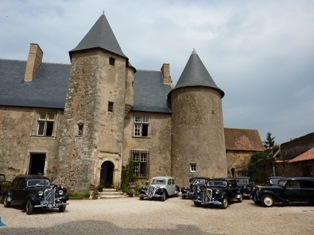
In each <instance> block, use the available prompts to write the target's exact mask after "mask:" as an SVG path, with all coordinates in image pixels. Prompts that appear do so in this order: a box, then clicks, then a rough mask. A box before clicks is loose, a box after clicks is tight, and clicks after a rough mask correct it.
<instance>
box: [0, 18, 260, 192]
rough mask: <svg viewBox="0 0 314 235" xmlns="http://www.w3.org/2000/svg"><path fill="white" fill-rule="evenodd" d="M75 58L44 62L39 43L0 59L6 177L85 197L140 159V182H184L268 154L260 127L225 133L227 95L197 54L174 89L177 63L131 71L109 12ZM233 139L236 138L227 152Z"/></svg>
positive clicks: (1, 152) (0, 138) (0, 153)
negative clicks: (167, 178) (43, 179)
mask: <svg viewBox="0 0 314 235" xmlns="http://www.w3.org/2000/svg"><path fill="white" fill-rule="evenodd" d="M69 56H70V60H71V64H57V63H44V62H42V58H43V51H42V50H41V48H40V47H39V45H38V44H33V43H32V44H31V45H30V50H29V56H28V60H27V61H17V60H7V59H0V130H1V132H0V146H1V149H0V162H1V165H0V172H1V173H4V174H6V175H7V177H8V179H10V178H13V177H14V175H17V174H19V173H29V174H38V173H41V174H45V175H47V176H48V177H51V178H53V179H55V182H59V183H63V184H64V185H65V186H66V187H68V188H69V189H70V190H74V191H80V192H83V191H86V190H87V189H88V186H89V184H91V183H92V184H99V183H100V181H102V182H103V183H104V186H105V187H112V186H113V185H116V184H119V183H120V182H121V172H122V168H123V166H126V165H127V164H128V161H129V159H132V160H133V162H134V164H135V168H134V174H136V175H137V176H138V177H139V178H140V180H142V181H146V180H148V179H149V178H150V177H153V176H157V175H173V176H175V177H176V179H177V184H179V185H184V184H186V183H187V181H188V179H189V178H190V177H193V176H200V175H201V176H207V177H211V178H212V177H220V176H227V175H228V171H229V170H230V169H229V168H237V167H240V168H239V169H237V172H239V174H240V172H243V171H244V170H243V169H244V168H245V164H247V162H248V159H249V158H250V154H251V153H253V152H256V151H261V150H262V146H263V145H262V142H261V140H260V137H259V135H258V132H257V131H256V130H251V132H254V135H251V134H249V133H250V130H244V132H245V133H244V134H243V133H242V134H241V133H240V132H241V131H240V130H241V129H238V131H237V132H238V135H236V136H234V135H231V134H230V133H233V134H234V133H235V132H236V131H233V132H232V131H231V132H230V131H229V130H228V129H226V128H224V126H223V114H222V102H221V99H222V98H223V96H224V92H223V91H222V90H221V89H220V88H218V86H217V85H216V84H215V82H214V81H213V79H212V78H211V76H210V74H209V73H208V71H207V69H206V67H205V66H204V64H203V63H202V61H201V59H200V58H199V56H198V54H197V53H196V52H195V50H193V52H192V54H191V56H190V58H189V59H188V61H187V64H186V66H185V69H184V71H183V72H182V75H181V76H180V78H179V80H178V82H177V84H176V86H175V87H173V84H172V80H171V76H170V65H169V64H167V63H165V64H163V65H162V67H161V69H160V70H159V71H149V70H140V69H136V68H135V67H134V66H132V65H131V63H130V60H129V58H128V57H127V56H126V55H125V54H124V53H123V51H122V49H121V48H120V45H119V43H118V41H117V39H116V38H115V36H114V33H113V31H112V29H111V27H110V25H109V22H108V21H107V19H106V17H105V15H102V16H100V18H99V19H98V20H97V22H96V23H95V24H94V25H93V26H92V28H91V29H90V31H89V32H88V33H87V34H86V36H85V37H84V38H83V39H82V40H81V42H80V43H79V44H78V45H77V46H76V47H75V48H74V49H73V50H71V51H70V52H69ZM225 135H227V136H225ZM229 135H230V136H232V137H230V136H229ZM238 137H239V138H238ZM225 139H226V140H230V139H233V141H234V144H233V145H232V144H231V145H232V148H230V149H229V150H228V148H229V147H228V146H229V144H228V143H230V141H229V142H226V140H225ZM236 143H238V144H236ZM239 144H240V145H239ZM231 145H230V146H231ZM226 147H227V149H226ZM228 151H230V152H229V153H228ZM226 152H227V155H226ZM240 155H241V156H240ZM227 156H229V157H227ZM237 156H239V158H238V157H237ZM239 159H241V160H239ZM227 160H228V162H227ZM239 161H240V162H241V163H239Z"/></svg>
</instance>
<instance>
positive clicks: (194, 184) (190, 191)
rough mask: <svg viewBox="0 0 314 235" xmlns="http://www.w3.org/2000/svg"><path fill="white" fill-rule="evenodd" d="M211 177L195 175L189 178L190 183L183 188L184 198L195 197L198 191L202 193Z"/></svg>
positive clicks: (182, 194)
mask: <svg viewBox="0 0 314 235" xmlns="http://www.w3.org/2000/svg"><path fill="white" fill-rule="evenodd" d="M208 180H209V178H207V177H193V178H190V180H189V185H188V186H185V187H182V188H181V196H182V199H186V198H194V196H195V195H196V193H200V192H201V190H202V188H203V187H204V186H205V184H206V183H207V181H208Z"/></svg>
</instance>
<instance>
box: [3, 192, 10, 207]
mask: <svg viewBox="0 0 314 235" xmlns="http://www.w3.org/2000/svg"><path fill="white" fill-rule="evenodd" d="M3 205H4V207H9V206H10V205H11V202H8V195H5V196H4V198H3Z"/></svg>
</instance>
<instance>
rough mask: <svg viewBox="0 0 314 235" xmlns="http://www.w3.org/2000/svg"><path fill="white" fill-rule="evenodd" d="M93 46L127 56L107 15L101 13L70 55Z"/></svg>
mask: <svg viewBox="0 0 314 235" xmlns="http://www.w3.org/2000/svg"><path fill="white" fill-rule="evenodd" d="M92 48H102V49H105V50H107V51H110V52H112V53H115V54H117V55H120V56H122V57H125V58H127V57H126V55H124V53H123V52H122V50H121V48H120V46H119V43H118V41H117V39H116V37H115V36H114V33H113V31H112V29H111V27H110V25H109V22H108V20H107V18H106V17H105V15H101V16H100V18H99V19H98V20H97V22H96V23H95V24H94V26H93V27H92V28H91V29H90V30H89V32H88V33H87V34H86V36H85V37H84V38H83V39H82V41H81V42H80V43H79V44H78V45H77V47H75V48H74V49H73V50H71V51H70V52H69V53H70V56H71V54H72V53H73V52H75V51H81V50H86V49H92Z"/></svg>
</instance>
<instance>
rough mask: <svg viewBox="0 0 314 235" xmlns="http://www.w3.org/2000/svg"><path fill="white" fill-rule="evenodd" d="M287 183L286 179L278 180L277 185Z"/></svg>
mask: <svg viewBox="0 0 314 235" xmlns="http://www.w3.org/2000/svg"><path fill="white" fill-rule="evenodd" d="M286 184H287V180H279V181H278V183H277V185H279V186H285V185H286Z"/></svg>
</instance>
